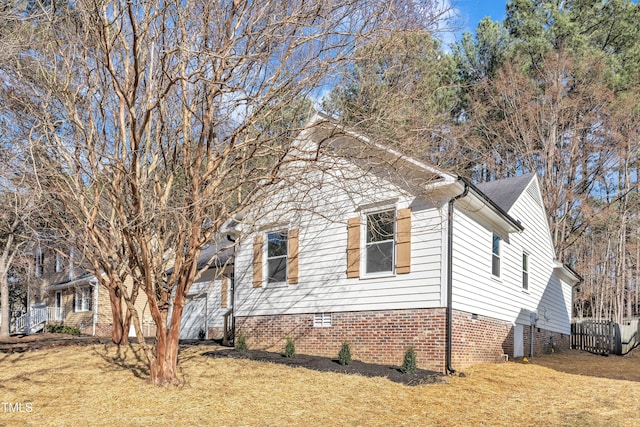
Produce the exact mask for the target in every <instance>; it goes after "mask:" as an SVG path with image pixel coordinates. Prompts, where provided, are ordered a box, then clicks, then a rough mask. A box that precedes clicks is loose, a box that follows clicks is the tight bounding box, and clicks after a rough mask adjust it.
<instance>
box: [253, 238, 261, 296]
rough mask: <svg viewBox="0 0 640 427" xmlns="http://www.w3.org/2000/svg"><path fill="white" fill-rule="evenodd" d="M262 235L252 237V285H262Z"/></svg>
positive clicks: (256, 286) (257, 286)
mask: <svg viewBox="0 0 640 427" xmlns="http://www.w3.org/2000/svg"><path fill="white" fill-rule="evenodd" d="M263 241H264V238H263V236H256V238H255V239H253V287H254V288H259V287H261V286H262V246H263Z"/></svg>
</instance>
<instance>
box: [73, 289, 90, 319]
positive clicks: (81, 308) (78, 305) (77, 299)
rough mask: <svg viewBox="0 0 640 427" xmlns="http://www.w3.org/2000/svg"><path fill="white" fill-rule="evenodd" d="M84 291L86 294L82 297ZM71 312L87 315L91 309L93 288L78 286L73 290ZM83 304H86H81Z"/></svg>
mask: <svg viewBox="0 0 640 427" xmlns="http://www.w3.org/2000/svg"><path fill="white" fill-rule="evenodd" d="M85 290H86V292H87V294H86V295H84V291H85ZM73 295H74V298H73V312H74V313H87V312H89V311H91V309H92V308H93V286H91V285H87V286H78V287H77V288H75V289H74V294H73ZM83 302H85V303H86V304H83Z"/></svg>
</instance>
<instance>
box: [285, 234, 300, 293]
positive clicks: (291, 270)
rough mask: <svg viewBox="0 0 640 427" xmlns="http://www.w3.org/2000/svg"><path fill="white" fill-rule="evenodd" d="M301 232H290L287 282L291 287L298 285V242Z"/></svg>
mask: <svg viewBox="0 0 640 427" xmlns="http://www.w3.org/2000/svg"><path fill="white" fill-rule="evenodd" d="M299 235H300V230H298V229H294V230H289V242H288V243H289V255H288V256H289V260H288V261H289V265H288V271H287V280H288V281H289V284H290V285H295V284H297V283H298V240H299Z"/></svg>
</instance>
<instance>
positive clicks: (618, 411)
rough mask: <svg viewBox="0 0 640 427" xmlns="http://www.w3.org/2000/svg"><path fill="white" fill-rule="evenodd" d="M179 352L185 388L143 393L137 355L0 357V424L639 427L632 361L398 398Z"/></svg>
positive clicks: (281, 369)
mask: <svg viewBox="0 0 640 427" xmlns="http://www.w3.org/2000/svg"><path fill="white" fill-rule="evenodd" d="M211 350H213V348H207V347H190V348H185V349H184V350H183V351H182V352H181V357H180V368H181V372H182V375H183V377H184V378H185V379H186V385H185V386H184V387H182V388H171V389H160V388H156V387H153V386H150V385H148V384H147V383H146V382H145V378H146V376H147V373H146V368H145V364H144V363H143V361H142V359H141V356H142V355H141V353H139V352H138V351H136V349H135V348H127V349H126V350H123V351H122V352H120V353H118V351H117V350H116V348H115V347H113V346H104V345H94V346H87V347H57V348H56V347H54V348H50V349H45V350H40V351H34V352H29V353H19V354H16V353H14V354H0V367H1V368H0V401H1V402H4V403H7V402H9V403H13V404H15V403H16V402H18V403H22V404H23V405H22V409H23V410H27V406H26V405H25V404H26V402H31V411H30V412H22V413H12V412H9V411H7V409H8V408H4V409H3V406H2V405H0V425H7V426H22V425H38V426H40V425H56V426H89V425H100V426H110V425H113V426H138V425H141V426H144V425H163V426H196V425H203V426H267V425H268V426H285V425H286V426H298V425H304V426H311V425H316V426H319V425H322V426H342V425H345V426H375V425H384V426H388V425H392V426H402V425H411V426H414V425H415V426H421V425H444V426H447V425H455V426H461V425H462V426H466V425H471V426H484V425H486V426H496V425H523V426H525V425H526V426H534V425H536V426H537V425H539V426H549V425H550V426H557V425H567V426H630V425H640V418H639V414H638V408H639V407H640V356H635V355H634V356H628V357H613V356H612V357H608V358H607V357H601V356H594V355H590V354H587V353H577V352H571V353H565V354H555V355H550V356H542V357H539V358H536V359H535V360H534V361H533V362H532V363H528V364H527V363H519V362H509V363H503V364H496V365H478V366H475V367H473V368H471V369H469V370H467V371H466V372H465V373H466V377H464V378H462V377H461V378H458V377H455V378H448V379H447V381H446V382H444V383H440V384H432V385H421V386H417V387H408V386H404V385H400V384H397V383H393V382H391V381H389V380H386V379H384V378H375V379H369V378H364V377H359V376H349V375H343V374H332V373H320V372H314V371H309V370H306V369H303V368H289V367H286V366H282V365H276V364H268V363H263V362H253V361H249V360H235V359H226V358H225V359H222V358H220V359H216V358H210V357H202V356H201V354H202V353H203V352H205V351H211Z"/></svg>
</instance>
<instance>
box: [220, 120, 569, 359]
mask: <svg viewBox="0 0 640 427" xmlns="http://www.w3.org/2000/svg"><path fill="white" fill-rule="evenodd" d="M294 146H295V147H296V150H297V151H296V152H295V153H293V154H292V155H291V157H290V159H289V160H290V161H289V162H288V163H287V165H286V166H284V167H283V169H282V171H281V176H280V178H281V181H279V182H278V183H276V184H274V186H273V188H272V190H273V191H272V192H270V194H268V193H267V192H266V191H265V192H264V193H263V194H262V197H263V199H262V202H259V203H258V202H256V205H255V208H253V209H252V210H250V211H248V212H246V213H245V215H244V218H243V221H242V222H241V224H240V225H238V227H237V228H238V231H239V232H240V235H242V236H244V237H243V238H242V239H241V240H239V241H238V244H237V248H236V255H235V265H234V277H235V303H234V306H233V310H234V316H235V325H236V329H237V331H241V332H242V334H244V335H245V336H246V337H247V341H248V343H249V346H250V347H252V348H261V349H268V350H272V351H282V349H283V347H284V344H285V341H286V338H287V337H291V338H293V339H294V340H295V344H296V351H297V352H299V353H306V354H317V355H324V356H330V357H336V356H337V354H338V351H339V349H340V346H341V344H342V343H343V342H345V341H346V342H348V343H349V344H350V345H351V349H352V352H353V356H354V358H355V359H360V360H363V361H367V362H377V363H386V364H396V365H398V364H401V362H402V358H403V355H404V352H405V350H406V349H407V348H408V347H410V346H411V347H414V349H415V350H416V352H417V357H418V365H419V366H420V367H423V368H428V369H434V370H437V371H447V370H448V371H450V372H452V371H454V370H455V369H462V368H465V367H467V366H469V365H471V364H474V363H478V362H493V361H498V360H504V357H505V355H509V356H516V357H517V356H523V355H528V354H529V351H530V349H531V348H533V351H534V354H535V353H539V352H541V351H546V350H547V349H548V348H549V343H550V341H551V340H552V341H553V344H554V345H555V346H556V347H557V348H562V347H564V348H568V346H569V335H570V313H571V304H572V301H571V296H572V286H573V285H574V284H575V283H577V282H578V281H579V276H578V275H577V274H576V273H574V272H573V271H572V270H571V269H569V268H567V267H565V266H564V265H562V264H561V263H560V262H559V261H558V260H556V256H555V251H554V247H553V244H552V240H551V236H550V232H549V226H548V220H547V215H546V213H545V210H544V205H543V202H542V197H541V194H540V187H539V185H538V180H537V178H536V176H535V175H525V176H520V177H516V178H513V179H506V180H501V181H496V182H493V183H488V184H484V185H482V186H474V185H472V184H471V183H470V182H469V181H468V180H466V179H464V178H461V177H458V176H456V175H453V174H450V173H447V172H445V171H441V170H439V169H437V168H434V167H432V166H429V165H427V164H425V163H423V162H421V161H419V160H416V159H413V158H410V157H406V156H403V155H401V154H399V153H398V152H396V151H394V150H392V149H389V148H387V147H384V146H381V145H378V144H376V143H374V142H372V141H370V140H369V139H367V138H365V137H363V136H361V135H358V134H356V133H353V132H348V131H345V130H343V129H342V128H340V127H339V126H337V125H335V124H332V123H331V122H330V120H327V119H326V118H324V117H321V116H317V117H316V118H315V119H314V121H313V122H312V125H311V126H310V127H309V128H308V129H307V130H305V131H304V132H302V133H301V135H300V136H299V138H298V140H297V141H296V143H295V145H294ZM215 292H218V291H215ZM531 333H533V339H532V335H531ZM531 343H532V344H533V346H531Z"/></svg>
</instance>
